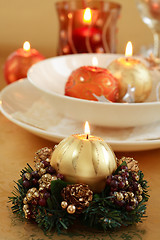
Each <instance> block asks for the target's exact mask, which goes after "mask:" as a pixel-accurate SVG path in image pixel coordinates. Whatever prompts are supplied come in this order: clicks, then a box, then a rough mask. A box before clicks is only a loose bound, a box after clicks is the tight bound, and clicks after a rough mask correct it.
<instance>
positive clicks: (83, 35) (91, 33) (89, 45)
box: [72, 8, 102, 53]
mask: <svg viewBox="0 0 160 240" xmlns="http://www.w3.org/2000/svg"><path fill="white" fill-rule="evenodd" d="M83 11H84V13H83V19H82V20H81V27H78V28H75V29H74V30H73V36H72V37H73V43H74V46H75V48H76V49H77V51H78V52H79V53H85V52H93V50H94V51H95V49H96V47H97V46H99V45H100V42H101V35H102V32H101V30H100V29H98V28H96V27H93V25H94V24H93V17H92V15H93V13H94V14H96V13H97V11H96V10H91V9H90V8H86V9H85V10H83ZM95 52H96V51H95Z"/></svg>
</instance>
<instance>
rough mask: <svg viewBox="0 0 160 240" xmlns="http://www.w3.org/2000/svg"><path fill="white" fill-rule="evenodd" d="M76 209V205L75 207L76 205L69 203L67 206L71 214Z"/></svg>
mask: <svg viewBox="0 0 160 240" xmlns="http://www.w3.org/2000/svg"><path fill="white" fill-rule="evenodd" d="M75 211H76V207H75V206H74V205H69V206H68V207H67V212H68V213H69V214H74V213H75Z"/></svg>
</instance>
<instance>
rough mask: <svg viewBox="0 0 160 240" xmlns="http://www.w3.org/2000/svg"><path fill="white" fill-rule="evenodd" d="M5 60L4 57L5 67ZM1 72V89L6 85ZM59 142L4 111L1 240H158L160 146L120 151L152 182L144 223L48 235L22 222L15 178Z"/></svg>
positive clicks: (0, 134)
mask: <svg viewBox="0 0 160 240" xmlns="http://www.w3.org/2000/svg"><path fill="white" fill-rule="evenodd" d="M3 63H4V59H0V64H1V66H2V65H3ZM5 85H6V84H5V81H4V79H3V75H2V73H1V74H0V89H2V88H3V87H4V86H5ZM54 144H55V143H53V142H50V141H47V140H45V139H42V138H39V137H37V136H35V135H33V134H31V133H29V132H27V131H26V130H24V129H22V128H20V127H18V126H16V125H15V124H13V123H12V122H10V121H9V120H8V119H6V118H5V117H4V116H3V115H2V114H1V113H0V159H1V165H0V216H1V217H0V240H18V239H21V240H28V239H29V240H43V239H59V240H64V239H75V240H76V239H77V240H80V239H97V240H104V239H107V240H111V239H112V240H117V239H122V240H131V239H135V240H139V239H144V240H151V239H153V240H158V239H160V210H159V206H160V191H159V190H160V149H157V150H152V151H141V152H127V153H125V152H123V153H116V156H117V157H122V156H130V157H134V158H135V159H136V160H138V161H139V166H140V169H141V170H142V171H143V172H144V174H145V179H146V180H147V181H148V182H149V185H150V191H149V194H150V199H149V201H148V203H147V212H146V215H147V216H148V217H147V218H146V219H145V220H144V221H143V223H138V224H137V225H136V226H132V227H127V228H124V229H120V230H118V231H116V232H106V233H101V232H89V231H87V230H84V229H83V230H82V229H80V230H77V231H71V232H69V233H68V235H67V236H66V235H58V236H57V235H56V234H53V233H52V234H50V235H48V236H46V235H44V233H43V231H41V230H40V229H39V228H38V227H37V226H36V225H34V224H31V223H26V222H21V221H20V220H18V219H16V217H15V216H14V215H13V214H12V212H11V209H10V207H11V205H10V203H8V196H11V191H12V190H13V186H14V182H13V181H14V180H15V181H16V180H18V178H19V174H20V171H21V169H22V168H24V167H25V166H26V164H27V163H29V164H30V165H31V166H34V153H35V152H36V151H37V150H38V149H40V148H42V147H45V146H48V147H50V146H54Z"/></svg>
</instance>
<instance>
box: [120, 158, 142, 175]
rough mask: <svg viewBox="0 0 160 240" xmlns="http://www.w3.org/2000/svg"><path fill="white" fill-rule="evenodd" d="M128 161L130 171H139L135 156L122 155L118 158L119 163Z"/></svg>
mask: <svg viewBox="0 0 160 240" xmlns="http://www.w3.org/2000/svg"><path fill="white" fill-rule="evenodd" d="M124 161H125V162H126V164H127V167H128V171H132V172H138V171H139V167H138V161H136V160H134V158H131V157H122V158H121V159H120V160H118V165H121V164H122V162H124Z"/></svg>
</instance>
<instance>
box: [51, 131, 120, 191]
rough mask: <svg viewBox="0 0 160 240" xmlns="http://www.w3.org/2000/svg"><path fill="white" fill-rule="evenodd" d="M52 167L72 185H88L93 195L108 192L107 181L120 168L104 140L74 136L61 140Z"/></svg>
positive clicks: (52, 158)
mask: <svg viewBox="0 0 160 240" xmlns="http://www.w3.org/2000/svg"><path fill="white" fill-rule="evenodd" d="M51 166H52V167H53V168H55V169H56V171H57V172H58V173H60V174H62V175H63V176H64V180H65V181H67V182H69V183H84V184H88V185H89V188H90V189H91V190H92V191H93V192H101V191H103V189H104V188H105V185H106V178H107V176H109V175H111V174H112V173H113V172H114V171H115V170H116V168H117V163H116V157H115V154H114V152H113V151H112V149H111V148H110V146H109V145H108V144H107V143H105V142H104V141H103V139H101V138H99V137H95V136H91V135H90V136H89V139H86V135H80V134H77V135H72V136H70V137H68V138H65V139H64V140H62V141H61V142H60V143H59V144H58V145H57V147H56V148H55V150H54V151H53V153H52V157H51Z"/></svg>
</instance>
